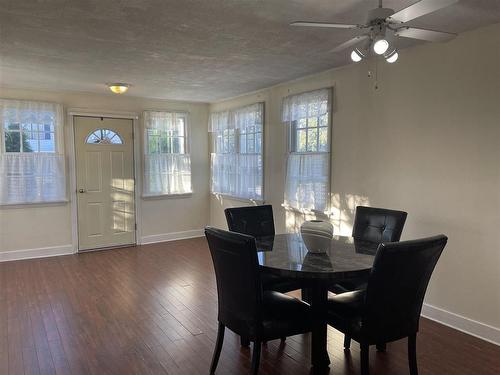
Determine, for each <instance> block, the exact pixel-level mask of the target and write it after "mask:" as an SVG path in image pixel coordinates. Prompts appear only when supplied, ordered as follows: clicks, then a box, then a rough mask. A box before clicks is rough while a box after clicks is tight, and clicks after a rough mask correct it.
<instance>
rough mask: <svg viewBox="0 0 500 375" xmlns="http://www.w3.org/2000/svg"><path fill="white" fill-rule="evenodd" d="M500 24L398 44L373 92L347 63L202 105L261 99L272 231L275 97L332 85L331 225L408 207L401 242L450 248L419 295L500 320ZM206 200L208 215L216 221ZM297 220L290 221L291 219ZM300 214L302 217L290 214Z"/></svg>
mask: <svg viewBox="0 0 500 375" xmlns="http://www.w3.org/2000/svg"><path fill="white" fill-rule="evenodd" d="M499 46H500V25H493V26H490V27H487V28H483V29H480V30H476V31H474V32H470V33H465V34H463V35H461V36H459V37H458V38H457V39H456V40H454V41H452V42H450V43H448V44H426V45H422V46H419V47H416V48H412V49H407V50H403V51H402V52H401V54H400V61H399V62H398V63H397V64H394V65H389V64H386V63H381V64H380V65H379V74H378V75H379V90H377V91H376V90H374V88H373V80H371V79H369V78H368V77H367V71H368V70H369V69H373V65H374V64H373V62H364V63H360V64H356V65H355V64H352V65H349V66H347V67H344V68H341V69H336V70H331V71H327V72H324V73H321V74H318V75H315V76H310V77H306V78H304V79H301V80H298V81H294V82H289V83H286V84H283V85H279V86H275V87H272V88H270V89H266V90H262V91H261V92H258V93H254V94H249V95H246V96H243V97H239V98H236V99H232V100H227V101H224V102H219V103H215V104H212V105H211V110H212V111H213V110H220V109H224V108H230V107H233V106H238V105H242V104H247V103H252V102H255V101H259V100H260V101H262V100H264V101H265V103H266V107H265V110H266V124H265V127H266V128H265V153H266V155H265V187H264V189H265V200H266V201H267V202H270V203H272V204H273V206H274V210H275V219H276V224H277V230H278V231H280V232H283V231H285V229H286V226H287V224H288V225H290V226H293V224H294V223H293V219H294V215H288V218H287V214H286V213H285V211H284V210H283V209H282V208H281V206H280V205H281V204H282V202H283V186H284V179H285V173H284V172H285V164H284V161H285V150H286V148H285V146H286V144H285V129H284V126H283V125H282V124H281V122H280V107H281V101H282V99H283V97H284V96H286V95H288V94H291V93H298V92H302V91H307V90H311V89H316V88H322V87H327V86H334V87H335V89H334V112H333V145H332V150H333V153H332V172H331V173H332V209H333V210H332V218H331V220H332V222H333V224H334V226H335V230H336V232H337V233H341V234H349V233H350V231H351V226H352V219H353V209H354V207H355V206H356V205H357V204H360V203H361V204H369V205H372V206H379V207H388V208H396V209H403V210H406V211H408V213H409V216H408V221H407V224H406V227H405V230H404V233H403V238H404V239H411V238H417V237H422V236H429V235H433V234H437V233H444V234H446V235H448V236H449V243H448V246H447V248H446V249H445V252H444V254H443V256H442V258H441V260H440V262H439V264H438V266H437V268H436V271H435V273H434V275H433V278H432V281H431V285H430V287H429V290H428V293H427V297H426V302H427V303H428V304H431V305H433V306H436V307H438V308H441V309H444V310H447V311H450V312H453V313H455V314H459V315H463V316H465V317H467V318H470V319H473V320H477V321H480V322H482V323H485V324H489V325H492V326H495V327H500V293H499V292H498V288H499V286H500V246H499V245H500V243H499V242H500V240H499V238H500V237H498V234H497V233H498V228H500V166H499V165H500V100H499V99H500V73H499V66H500V49H499ZM240 204H241V202H231V201H229V200H227V199H226V200H225V201H224V202H223V203H221V202H220V201H219V200H218V199H217V198H215V197H212V198H211V206H210V207H211V214H210V222H211V224H212V225H217V226H225V223H224V217H223V208H224V207H226V206H230V205H240ZM299 219H300V218H299ZM299 221H300V220H299Z"/></svg>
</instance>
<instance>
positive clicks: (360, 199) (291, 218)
mask: <svg viewBox="0 0 500 375" xmlns="http://www.w3.org/2000/svg"><path fill="white" fill-rule="evenodd" d="M369 205H370V200H369V199H368V197H365V196H362V195H356V194H345V193H344V194H342V193H337V194H332V196H331V200H330V211H329V212H326V213H324V212H299V211H295V210H290V209H287V210H285V219H286V231H287V232H288V233H297V232H299V231H300V226H301V225H302V223H303V222H304V221H307V220H329V221H330V222H331V223H332V225H333V233H334V234H336V235H340V236H350V235H351V233H352V226H353V223H354V214H355V211H356V207H357V206H369Z"/></svg>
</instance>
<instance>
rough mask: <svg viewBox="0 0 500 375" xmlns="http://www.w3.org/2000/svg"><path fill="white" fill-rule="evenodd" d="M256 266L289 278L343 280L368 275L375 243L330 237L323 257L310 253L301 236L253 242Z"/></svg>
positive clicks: (283, 236)
mask: <svg viewBox="0 0 500 375" xmlns="http://www.w3.org/2000/svg"><path fill="white" fill-rule="evenodd" d="M256 244H257V251H258V253H257V257H258V259H259V264H260V265H261V266H262V267H264V268H266V269H267V270H269V271H271V272H272V273H275V274H277V275H281V276H286V277H291V278H315V279H318V278H319V279H321V278H324V279H344V278H352V277H357V276H361V275H363V274H368V273H369V271H370V269H371V267H372V265H373V261H374V259H375V254H376V252H377V248H378V245H379V244H378V243H372V242H366V241H359V240H355V239H354V238H352V237H342V236H333V238H332V241H331V244H330V247H329V248H328V249H327V250H326V252H324V253H312V252H309V251H308V250H307V248H306V245H305V244H304V241H303V240H302V236H301V235H300V234H278V235H275V236H269V237H260V238H257V239H256Z"/></svg>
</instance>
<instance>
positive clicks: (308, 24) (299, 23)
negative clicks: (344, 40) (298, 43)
mask: <svg viewBox="0 0 500 375" xmlns="http://www.w3.org/2000/svg"><path fill="white" fill-rule="evenodd" d="M290 26H301V27H326V28H333V29H361V28H363V27H365V26H364V25H351V24H347V23H329V22H309V21H297V22H292V23H291V24H290Z"/></svg>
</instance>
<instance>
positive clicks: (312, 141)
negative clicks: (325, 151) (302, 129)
mask: <svg viewBox="0 0 500 375" xmlns="http://www.w3.org/2000/svg"><path fill="white" fill-rule="evenodd" d="M317 137H318V129H314V128H313V129H308V130H307V151H309V152H316V151H318V139H317Z"/></svg>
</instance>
